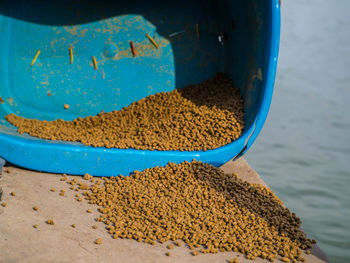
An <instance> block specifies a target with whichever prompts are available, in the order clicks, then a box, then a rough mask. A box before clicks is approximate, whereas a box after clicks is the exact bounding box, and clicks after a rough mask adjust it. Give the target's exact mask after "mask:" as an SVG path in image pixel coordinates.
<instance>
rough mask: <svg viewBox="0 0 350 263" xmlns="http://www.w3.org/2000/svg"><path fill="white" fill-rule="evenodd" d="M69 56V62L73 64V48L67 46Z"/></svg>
mask: <svg viewBox="0 0 350 263" xmlns="http://www.w3.org/2000/svg"><path fill="white" fill-rule="evenodd" d="M69 58H70V63H71V64H73V48H72V47H69Z"/></svg>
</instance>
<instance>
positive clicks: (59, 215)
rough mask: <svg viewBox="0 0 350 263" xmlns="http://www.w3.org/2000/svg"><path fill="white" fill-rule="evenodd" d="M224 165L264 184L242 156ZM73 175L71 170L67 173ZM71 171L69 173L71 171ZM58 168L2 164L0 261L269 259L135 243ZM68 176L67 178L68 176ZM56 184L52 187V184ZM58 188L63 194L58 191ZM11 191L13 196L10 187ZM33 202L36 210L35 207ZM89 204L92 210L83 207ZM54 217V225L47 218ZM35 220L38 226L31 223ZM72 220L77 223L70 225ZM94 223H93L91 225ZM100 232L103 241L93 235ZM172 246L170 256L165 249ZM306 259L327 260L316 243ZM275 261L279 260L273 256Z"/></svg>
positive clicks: (314, 262)
mask: <svg viewBox="0 0 350 263" xmlns="http://www.w3.org/2000/svg"><path fill="white" fill-rule="evenodd" d="M222 169H223V170H224V171H225V172H227V173H233V172H236V173H237V174H238V176H239V177H241V178H242V179H244V180H247V181H249V182H252V183H260V184H264V182H263V181H262V180H261V178H260V177H259V175H258V174H257V173H256V172H255V171H254V170H253V169H252V168H251V167H250V166H249V165H248V163H247V162H246V161H245V160H244V159H243V158H240V159H239V160H237V161H235V162H232V161H230V162H228V163H227V164H225V165H224V166H223V167H222ZM68 177H71V176H68ZM72 177H73V176H72ZM60 178H61V176H60V175H58V174H49V173H40V172H34V171H28V170H24V169H20V168H17V167H11V166H9V167H4V168H3V171H2V175H1V179H0V188H1V189H2V202H6V204H7V205H6V207H2V206H0V262H1V263H3V262H6V263H12V262H28V263H29V262H69V263H73V262H104V263H109V262H114V263H124V262H125V263H127V262H132V263H141V262H142V263H149V262H164V263H167V262H169V263H170V262H174V263H175V262H181V263H186V262H191V263H197V262H213V263H214V262H218V263H219V262H220V263H224V262H227V260H228V259H231V258H235V257H238V258H239V262H257V263H261V262H269V261H267V260H262V259H260V258H259V259H256V260H254V261H252V260H248V259H245V258H244V255H242V254H240V253H234V252H224V253H217V254H199V255H198V256H192V255H191V254H190V250H189V249H188V248H187V247H185V246H184V245H182V246H181V247H175V248H174V249H172V250H168V249H167V248H166V245H167V244H169V243H170V242H168V243H164V244H158V243H157V244H156V245H154V246H152V245H149V244H144V243H138V242H137V241H134V240H127V239H112V238H111V236H110V235H109V234H108V233H107V230H106V229H105V225H104V224H103V223H101V222H96V221H95V218H96V217H97V216H98V215H99V212H98V211H97V206H94V205H89V204H88V203H87V201H86V200H83V201H82V202H78V201H76V200H75V199H74V198H73V197H74V195H75V194H76V192H75V191H72V190H70V189H69V185H68V184H66V183H65V182H61V181H60ZM68 179H69V178H68ZM51 188H55V189H56V191H55V192H51V191H50V189H51ZM61 189H64V190H65V196H60V195H59V192H60V190H61ZM11 192H15V196H11V195H10V193H11ZM34 206H37V207H38V208H39V210H38V211H34V210H33V207H34ZM87 209H92V213H87V212H86V210H87ZM48 219H53V220H54V221H55V225H48V224H46V220H48ZM34 224H37V225H38V228H33V225H34ZM72 224H76V228H73V227H72V226H71V225H72ZM93 225H97V226H98V228H97V229H93V228H92V226H93ZM97 238H102V244H101V245H96V244H95V243H94V241H95V240H96V239H97ZM168 251H170V253H171V256H169V257H168V256H166V255H165V253H166V252H168ZM303 257H304V258H306V262H309V263H318V262H328V260H327V257H326V255H325V254H324V253H323V252H322V251H321V250H320V249H319V248H318V246H317V245H314V247H313V248H312V250H311V254H310V255H305V254H303ZM275 262H281V261H279V260H276V261H275Z"/></svg>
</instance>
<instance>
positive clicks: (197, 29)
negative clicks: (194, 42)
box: [196, 24, 199, 38]
mask: <svg viewBox="0 0 350 263" xmlns="http://www.w3.org/2000/svg"><path fill="white" fill-rule="evenodd" d="M196 35H197V38H199V25H198V24H196Z"/></svg>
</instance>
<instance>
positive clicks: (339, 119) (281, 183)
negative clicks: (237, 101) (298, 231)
mask: <svg viewBox="0 0 350 263" xmlns="http://www.w3.org/2000/svg"><path fill="white" fill-rule="evenodd" d="M281 15H282V27H281V44H280V54H279V61H278V71H277V78H276V83H275V90H274V95H273V99H272V105H271V109H270V113H269V116H268V119H267V121H266V123H265V126H264V128H263V130H262V133H261V134H260V136H259V137H258V140H257V141H256V143H255V144H254V146H253V147H252V148H251V149H250V150H249V151H248V153H247V154H246V156H245V157H246V158H247V160H248V161H249V163H250V164H251V165H252V166H253V168H255V170H257V171H258V173H259V174H260V175H261V176H262V178H263V179H264V180H265V182H267V184H268V185H269V186H270V187H271V188H272V189H273V190H274V191H275V192H276V193H277V194H278V196H279V197H280V198H281V199H282V200H283V201H284V202H285V204H286V205H287V206H288V207H289V208H290V209H291V210H294V211H295V212H296V213H297V215H298V216H299V217H301V219H302V221H303V224H302V227H303V229H304V230H305V231H306V232H307V233H308V234H309V236H310V237H311V238H315V239H316V240H317V241H318V244H319V246H320V247H321V249H323V250H324V251H325V252H326V254H327V255H328V257H329V259H330V262H338V263H346V262H347V263H348V262H350V0H307V1H306V0H282V13H281Z"/></svg>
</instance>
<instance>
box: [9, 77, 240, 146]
mask: <svg viewBox="0 0 350 263" xmlns="http://www.w3.org/2000/svg"><path fill="white" fill-rule="evenodd" d="M243 117H244V110H243V100H242V97H241V95H240V93H239V91H238V89H236V88H235V87H234V86H233V83H232V80H231V79H230V78H229V77H228V76H227V75H225V74H223V73H217V74H216V75H215V76H214V77H212V78H211V79H209V80H206V81H204V82H202V83H199V84H194V85H189V86H186V87H184V88H180V89H175V90H173V91H170V92H160V93H157V94H154V95H150V96H148V97H146V98H143V99H141V100H139V101H137V102H134V103H132V104H130V105H129V106H127V107H125V108H123V109H121V110H119V111H112V112H108V113H105V112H101V113H100V114H98V115H97V116H89V117H85V118H77V119H74V120H73V121H64V120H62V119H58V120H54V121H40V120H36V119H27V118H22V117H20V116H16V115H15V114H9V115H7V116H6V117H5V118H6V119H7V120H8V121H9V122H10V123H11V124H13V125H15V126H16V127H18V132H19V133H20V134H22V133H28V134H29V135H31V136H35V137H39V138H42V139H49V140H63V141H72V142H81V143H83V144H85V145H91V146H95V147H107V148H120V149H127V148H134V149H142V150H164V151H165V150H181V151H195V150H208V149H215V148H218V147H220V146H223V145H226V144H228V143H231V142H232V141H234V140H236V139H237V138H238V137H239V136H240V135H241V133H242V130H243V128H244V120H243Z"/></svg>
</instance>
